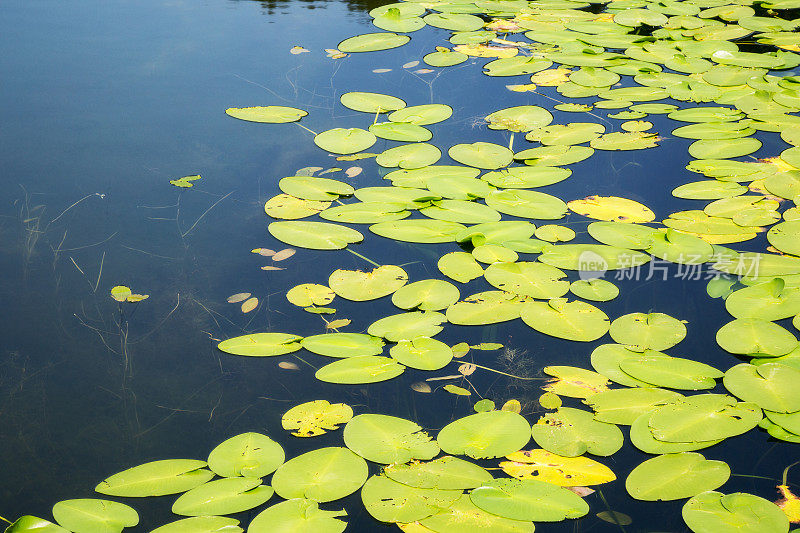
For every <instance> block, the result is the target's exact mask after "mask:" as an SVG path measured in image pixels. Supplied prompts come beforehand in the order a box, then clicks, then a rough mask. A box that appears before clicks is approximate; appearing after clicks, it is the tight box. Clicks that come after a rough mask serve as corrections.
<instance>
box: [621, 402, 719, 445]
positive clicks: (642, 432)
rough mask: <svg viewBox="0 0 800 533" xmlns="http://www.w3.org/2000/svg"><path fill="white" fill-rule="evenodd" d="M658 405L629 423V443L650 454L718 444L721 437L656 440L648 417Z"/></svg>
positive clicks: (656, 409) (650, 416)
mask: <svg viewBox="0 0 800 533" xmlns="http://www.w3.org/2000/svg"><path fill="white" fill-rule="evenodd" d="M658 409H659V406H656V407H655V411H650V412H647V413H644V414H642V415H641V416H639V417H638V418H636V420H634V421H633V424H631V432H630V438H631V444H633V445H634V446H636V447H637V448H639V449H640V450H641V451H643V452H645V453H651V454H665V453H682V452H691V451H694V450H701V449H703V448H708V447H709V446H714V445H715V444H719V443H720V442H722V440H723V439H716V440H708V441H691V442H666V441H662V440H658V439H656V438H655V437H654V436H653V431H652V429H651V428H650V419H651V418H652V416H653V414H654V412H657V411H658Z"/></svg>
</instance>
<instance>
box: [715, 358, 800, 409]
mask: <svg viewBox="0 0 800 533" xmlns="http://www.w3.org/2000/svg"><path fill="white" fill-rule="evenodd" d="M798 379H800V370H799V369H797V368H793V367H791V366H787V365H783V364H780V363H766V364H762V365H758V366H754V365H749V364H747V363H741V364H738V365H736V366H734V367H733V368H731V369H729V370H728V371H727V372H725V378H724V379H723V384H724V385H725V388H726V389H728V391H729V392H730V393H731V394H733V395H734V396H736V397H737V398H740V399H741V400H743V401H745V402H751V403H754V404H756V405H758V406H759V407H761V408H762V409H764V410H765V411H774V412H778V413H792V412H796V411H800V390H798V388H797V383H798Z"/></svg>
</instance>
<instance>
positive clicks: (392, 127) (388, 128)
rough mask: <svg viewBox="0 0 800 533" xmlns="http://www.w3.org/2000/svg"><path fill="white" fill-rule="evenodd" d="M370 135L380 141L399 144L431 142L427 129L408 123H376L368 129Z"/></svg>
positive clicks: (431, 134) (429, 132)
mask: <svg viewBox="0 0 800 533" xmlns="http://www.w3.org/2000/svg"><path fill="white" fill-rule="evenodd" d="M369 131H370V133H372V134H373V135H375V136H376V137H380V138H381V139H388V140H390V141H401V142H412V143H414V142H424V141H429V140H431V137H433V133H431V131H430V130H429V129H428V128H425V127H423V126H417V125H416V124H409V123H408V122H377V123H375V124H373V125H372V126H370V127H369Z"/></svg>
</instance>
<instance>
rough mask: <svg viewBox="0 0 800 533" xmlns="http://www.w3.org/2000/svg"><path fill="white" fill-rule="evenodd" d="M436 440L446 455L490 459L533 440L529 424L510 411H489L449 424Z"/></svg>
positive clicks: (512, 450)
mask: <svg viewBox="0 0 800 533" xmlns="http://www.w3.org/2000/svg"><path fill="white" fill-rule="evenodd" d="M436 439H437V441H438V443H439V446H441V448H442V451H444V452H445V453H450V454H457V455H467V456H469V457H472V458H473V459H491V458H495V457H502V456H504V455H508V454H509V453H512V452H515V451H517V450H520V449H521V448H522V447H523V446H525V444H527V442H528V441H529V440H530V425H528V422H527V421H526V420H525V419H524V418H523V417H522V416H520V415H518V414H517V413H513V412H511V411H487V412H484V413H476V414H474V415H469V416H465V417H464V418H459V419H458V420H455V421H454V422H451V423H449V424H448V425H446V426H445V427H444V428H442V430H441V431H440V432H439V435H438V436H437V438H436Z"/></svg>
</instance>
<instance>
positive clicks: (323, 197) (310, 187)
mask: <svg viewBox="0 0 800 533" xmlns="http://www.w3.org/2000/svg"><path fill="white" fill-rule="evenodd" d="M278 187H280V188H281V190H282V191H283V192H285V193H286V194H289V195H292V196H294V197H296V198H301V199H303V200H316V201H330V200H336V199H337V198H339V196H349V195H351V194H353V192H355V189H353V187H352V186H350V185H349V184H347V183H344V182H342V181H337V180H332V179H328V178H315V177H312V176H291V177H288V178H283V179H281V180H280V181H279V182H278Z"/></svg>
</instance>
